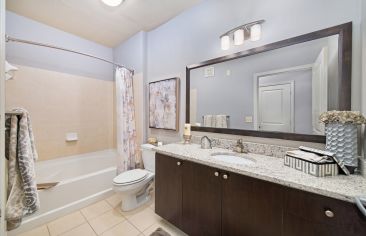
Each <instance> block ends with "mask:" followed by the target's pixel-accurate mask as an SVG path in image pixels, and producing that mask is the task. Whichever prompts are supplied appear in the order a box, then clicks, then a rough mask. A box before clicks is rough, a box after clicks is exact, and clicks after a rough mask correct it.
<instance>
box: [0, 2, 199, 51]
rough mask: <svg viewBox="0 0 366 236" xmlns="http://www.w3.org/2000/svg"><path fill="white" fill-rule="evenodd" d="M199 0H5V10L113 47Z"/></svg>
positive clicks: (154, 26) (163, 21)
mask: <svg viewBox="0 0 366 236" xmlns="http://www.w3.org/2000/svg"><path fill="white" fill-rule="evenodd" d="M200 1H201V0H126V1H125V2H124V3H123V4H122V5H120V6H118V7H115V8H112V7H108V6H106V5H104V4H103V3H102V2H101V1H100V0H7V1H6V5H7V9H8V10H10V11H13V12H15V13H17V14H19V15H22V16H25V17H28V18H31V19H33V20H36V21H39V22H41V23H44V24H47V25H49V26H52V27H55V28H58V29H61V30H63V31H66V32H69V33H72V34H75V35H78V36H80V37H83V38H85V39H89V40H92V41H95V42H97V43H100V44H103V45H105V46H108V47H115V46H117V45H118V44H120V43H121V42H123V41H125V40H126V39H128V38H129V37H131V36H132V35H134V34H135V33H137V32H139V31H142V30H143V31H149V30H152V29H154V28H156V27H158V26H159V25H161V24H163V23H165V22H167V21H168V20H170V19H171V18H173V17H174V16H176V15H178V14H179V13H181V12H183V11H184V10H186V9H188V8H189V7H191V6H193V5H195V4H197V3H198V2H200Z"/></svg>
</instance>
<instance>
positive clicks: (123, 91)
mask: <svg viewBox="0 0 366 236" xmlns="http://www.w3.org/2000/svg"><path fill="white" fill-rule="evenodd" d="M132 77H133V74H132V72H131V71H129V70H127V69H125V68H117V69H116V75H115V80H116V105H117V109H116V111H117V152H118V164H117V173H118V174H119V173H121V172H123V171H126V170H131V169H134V168H135V167H136V155H137V146H136V121H135V105H134V97H133V81H132V79H133V78H132Z"/></svg>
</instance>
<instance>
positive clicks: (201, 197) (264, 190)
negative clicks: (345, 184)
mask: <svg viewBox="0 0 366 236" xmlns="http://www.w3.org/2000/svg"><path fill="white" fill-rule="evenodd" d="M155 181H156V182H155V186H156V193H155V194H156V196H155V212H156V213H157V214H158V215H160V216H161V217H162V218H164V219H166V220H167V221H169V222H171V223H172V224H173V225H175V226H177V227H178V228H180V229H181V230H183V231H184V232H185V233H187V234H188V235H192V236H194V235H199V236H203V235H205V236H206V235H207V236H209V235H225V236H227V235H229V236H235V235H240V236H243V235H249V236H250V235H253V236H266V235H268V236H277V235H284V236H302V235H303V236H317V235H319V236H327V235H329V236H337V235H339V236H348V235H349V236H356V235H362V236H364V235H366V218H365V217H363V216H362V214H361V213H360V212H359V210H358V209H357V207H356V205H354V204H352V203H349V202H345V201H341V200H337V199H333V198H329V197H325V196H322V195H318V194H314V193H310V192H305V191H301V190H297V189H293V188H289V187H285V186H282V185H279V184H275V183H271V182H267V181H263V180H259V179H256V178H252V177H248V176H244V175H240V174H236V173H230V172H228V171H223V170H220V169H216V168H212V167H209V166H206V165H202V164H198V163H194V162H190V161H185V160H180V159H177V158H174V157H171V156H167V155H163V154H159V153H157V154H156V177H155Z"/></svg>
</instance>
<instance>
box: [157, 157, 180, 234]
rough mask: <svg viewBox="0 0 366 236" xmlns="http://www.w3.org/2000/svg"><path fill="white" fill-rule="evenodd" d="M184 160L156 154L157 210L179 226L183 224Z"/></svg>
mask: <svg viewBox="0 0 366 236" xmlns="http://www.w3.org/2000/svg"><path fill="white" fill-rule="evenodd" d="M182 166H183V161H181V160H179V159H176V158H173V157H170V156H166V155H162V154H159V153H157V154H156V155H155V212H156V213H157V214H158V215H160V216H161V217H163V218H164V219H166V220H167V221H169V222H170V223H172V224H173V225H175V226H177V227H178V228H180V227H181V224H182Z"/></svg>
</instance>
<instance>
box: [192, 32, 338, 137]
mask: <svg viewBox="0 0 366 236" xmlns="http://www.w3.org/2000/svg"><path fill="white" fill-rule="evenodd" d="M337 81H338V35H334V36H329V37H325V38H321V39H317V40H313V41H308V42H305V43H300V44H295V45H292V46H288V47H284V48H280V49H276V50H272V51H267V52H263V53H259V54H254V55H251V56H248V57H243V58H238V59H235V60H232V61H227V62H222V63H218V64H214V65H210V66H206V67H201V68H197V69H193V70H191V71H190V123H191V124H192V125H193V126H202V127H214V128H230V129H240V130H260V131H279V132H286V133H299V134H318V135H323V134H324V127H323V126H322V125H321V124H320V123H319V121H318V117H319V115H320V113H322V112H324V111H327V110H334V109H338V96H339V94H338V87H337V86H338V82H337Z"/></svg>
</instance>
